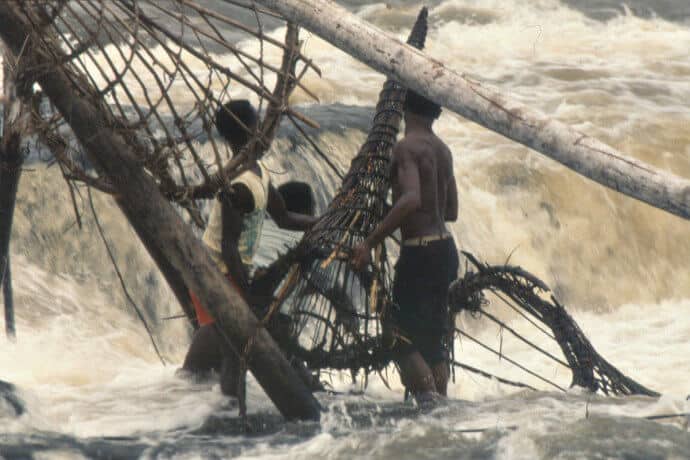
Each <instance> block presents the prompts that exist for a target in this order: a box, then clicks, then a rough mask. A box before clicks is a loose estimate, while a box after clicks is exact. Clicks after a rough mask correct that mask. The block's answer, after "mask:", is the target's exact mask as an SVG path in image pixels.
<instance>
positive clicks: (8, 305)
mask: <svg viewBox="0 0 690 460" xmlns="http://www.w3.org/2000/svg"><path fill="white" fill-rule="evenodd" d="M10 266H11V265H10V255H9V254H7V265H6V266H5V277H4V278H3V280H2V294H3V299H4V301H5V334H6V335H7V338H8V339H10V340H15V339H16V337H17V329H16V327H15V325H14V298H13V297H12V274H11V271H10Z"/></svg>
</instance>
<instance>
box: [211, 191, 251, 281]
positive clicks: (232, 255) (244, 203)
mask: <svg viewBox="0 0 690 460" xmlns="http://www.w3.org/2000/svg"><path fill="white" fill-rule="evenodd" d="M218 200H220V204H221V220H222V232H223V234H222V239H221V252H222V254H221V255H222V258H223V262H224V263H225V266H226V267H227V269H228V271H229V273H230V276H231V277H232V279H233V280H235V282H236V283H237V284H238V286H239V287H240V288H241V289H242V291H243V292H244V293H246V292H247V289H248V287H249V274H248V273H247V270H246V268H245V266H244V264H243V263H242V258H241V257H240V253H239V250H238V249H237V244H238V242H239V239H240V233H242V219H243V216H244V214H246V213H248V212H251V211H252V210H253V209H254V198H253V197H252V194H251V192H250V191H249V189H248V188H247V187H246V186H245V185H243V184H233V185H232V187H231V190H230V192H229V193H228V192H221V194H220V195H219V196H218Z"/></svg>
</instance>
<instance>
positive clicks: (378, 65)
mask: <svg viewBox="0 0 690 460" xmlns="http://www.w3.org/2000/svg"><path fill="white" fill-rule="evenodd" d="M258 3H261V4H263V5H264V6H266V7H268V8H270V9H273V10H275V11H277V12H279V13H280V14H282V15H283V16H285V18H286V19H288V20H291V21H294V22H296V23H298V24H299V25H301V26H303V27H304V28H306V29H308V30H310V31H311V32H313V33H315V34H316V35H318V36H320V37H321V38H323V39H324V40H326V41H328V42H330V43H331V44H333V45H334V46H336V47H338V48H339V49H341V50H343V51H345V52H346V53H348V54H350V55H352V56H353V57H355V58H356V59H359V60H360V61H362V62H364V63H365V64H367V65H369V66H371V67H372V68H374V69H376V70H378V71H380V72H382V73H384V74H386V75H388V76H389V77H391V78H395V79H397V80H399V81H400V82H401V83H402V84H404V85H406V86H408V87H409V88H411V89H413V90H415V91H417V92H419V93H420V94H424V95H425V96H427V97H428V98H430V99H431V100H433V101H435V102H436V103H438V104H441V105H443V106H445V107H448V108H449V109H451V110H453V111H454V112H456V113H458V114H459V115H461V116H463V117H465V118H467V119H469V120H471V121H474V122H476V123H478V124H480V125H482V126H484V127H486V128H488V129H490V130H492V131H495V132H497V133H499V134H501V135H503V136H505V137H507V138H509V139H512V140H514V141H517V142H519V143H521V144H524V145H526V146H527V147H530V148H532V149H534V150H536V151H537V152H540V153H542V154H544V155H546V156H548V157H549V158H551V159H553V160H556V161H558V162H559V163H561V164H563V165H565V166H566V167H568V168H570V169H572V170H573V171H575V172H577V173H579V174H581V175H583V176H585V177H588V178H589V179H591V180H594V181H596V182H598V183H600V184H602V185H604V186H606V187H609V188H612V189H613V190H616V191H618V192H620V193H623V194H625V195H628V196H630V197H632V198H636V199H638V200H640V201H644V202H645V203H648V204H650V205H652V206H654V207H657V208H660V209H664V210H666V211H668V212H670V213H672V214H675V215H677V216H680V217H682V218H684V219H690V180H688V179H686V178H681V177H678V176H674V175H672V174H669V173H667V172H664V171H661V170H659V169H656V168H654V167H653V166H650V165H648V164H645V163H643V162H642V161H639V160H636V159H634V158H631V157H629V156H626V155H624V154H622V153H620V152H618V151H616V150H615V149H614V148H612V147H611V146H609V145H606V144H604V143H603V142H600V141H598V140H596V139H594V138H592V137H590V136H588V135H586V134H584V133H581V132H578V131H576V130H574V129H572V128H570V127H568V126H567V125H565V124H564V123H562V122H560V121H557V120H554V119H551V118H549V117H547V116H545V115H544V114H542V113H540V112H539V111H537V110H534V109H531V108H528V107H526V106H524V105H522V104H520V103H519V102H517V101H515V100H513V99H511V98H510V97H508V96H506V95H504V94H501V93H500V92H499V91H498V90H496V89H494V88H492V87H490V86H488V85H485V84H483V83H479V82H477V81H474V80H471V79H470V78H468V77H466V76H465V75H464V74H460V73H458V72H455V71H453V70H451V69H449V68H447V67H446V66H444V65H443V64H442V63H441V62H439V61H437V60H435V59H432V58H430V57H428V56H426V55H425V54H424V53H423V52H421V51H419V50H416V49H414V48H413V47H411V46H408V45H405V44H404V43H402V42H400V41H399V40H397V39H395V38H393V37H391V36H389V35H388V34H386V33H384V32H383V31H381V30H380V29H379V28H377V27H375V26H373V25H371V24H369V23H368V22H366V21H364V20H362V19H360V18H358V17H356V16H355V15H353V14H351V13H349V12H348V11H347V10H345V9H344V8H342V7H340V6H338V5H336V4H335V3H334V2H332V1H329V0H258Z"/></svg>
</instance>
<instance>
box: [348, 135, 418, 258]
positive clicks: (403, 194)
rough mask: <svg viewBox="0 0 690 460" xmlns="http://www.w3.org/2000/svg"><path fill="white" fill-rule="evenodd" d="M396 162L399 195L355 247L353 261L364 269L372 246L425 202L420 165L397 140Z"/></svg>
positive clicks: (394, 151)
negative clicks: (380, 219) (423, 200)
mask: <svg viewBox="0 0 690 460" xmlns="http://www.w3.org/2000/svg"><path fill="white" fill-rule="evenodd" d="M393 157H394V159H395V164H396V175H397V180H398V187H399V189H400V196H399V197H398V199H397V200H396V202H395V204H394V205H393V207H392V208H391V209H390V211H388V214H386V217H384V218H383V220H382V221H381V222H380V223H379V225H377V226H376V228H375V229H374V231H373V232H372V233H371V235H369V236H368V237H367V238H366V239H365V240H364V241H363V242H362V243H361V244H359V245H358V246H356V247H355V248H354V250H353V254H352V264H353V265H354V266H355V268H357V269H359V270H361V269H363V268H364V267H365V266H366V264H368V263H369V261H370V259H371V248H373V247H374V246H377V245H378V244H380V243H381V242H382V241H383V240H384V239H385V238H386V237H387V236H389V235H390V234H392V233H393V232H394V231H395V230H396V229H397V228H399V227H400V226H401V225H402V223H403V221H404V220H405V218H406V217H407V216H408V215H410V214H411V213H413V212H414V211H416V210H417V209H419V207H420V206H421V205H422V194H421V185H420V182H419V168H418V166H417V163H416V162H415V161H414V156H413V154H412V151H411V150H410V149H409V147H407V145H406V144H404V143H398V144H396V146H395V147H394V148H393Z"/></svg>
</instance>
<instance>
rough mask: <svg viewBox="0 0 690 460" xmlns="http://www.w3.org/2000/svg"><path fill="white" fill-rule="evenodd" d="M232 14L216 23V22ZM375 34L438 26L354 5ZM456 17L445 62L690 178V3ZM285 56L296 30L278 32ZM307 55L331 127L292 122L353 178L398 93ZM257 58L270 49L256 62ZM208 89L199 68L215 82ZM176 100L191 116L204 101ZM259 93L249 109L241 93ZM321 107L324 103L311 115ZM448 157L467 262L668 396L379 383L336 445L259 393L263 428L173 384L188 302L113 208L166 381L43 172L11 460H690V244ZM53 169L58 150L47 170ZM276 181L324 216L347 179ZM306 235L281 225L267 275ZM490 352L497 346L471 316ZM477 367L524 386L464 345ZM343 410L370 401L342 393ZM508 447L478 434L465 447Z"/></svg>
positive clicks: (298, 148)
mask: <svg viewBox="0 0 690 460" xmlns="http://www.w3.org/2000/svg"><path fill="white" fill-rule="evenodd" d="M202 3H205V4H207V5H209V6H213V4H214V3H215V2H211V1H205V2H202ZM344 3H346V6H347V7H348V8H350V9H351V10H352V11H354V12H356V13H357V14H358V15H359V16H361V17H363V18H365V19H367V20H369V21H372V22H374V23H375V24H377V25H378V26H380V27H382V28H383V29H385V30H388V31H390V32H392V33H393V34H395V35H398V36H400V37H404V36H405V35H406V34H407V32H408V29H409V27H410V25H411V24H412V22H413V20H414V17H415V15H416V13H417V11H418V9H419V7H420V6H421V5H420V4H418V3H417V2H412V1H407V0H404V1H401V0H399V1H393V2H389V3H388V4H384V3H375V4H374V3H370V2H366V1H360V0H348V1H347V2H344ZM627 5H628V6H621V5H620V4H619V2H617V1H609V0H596V1H594V0H593V1H584V0H563V1H557V0H482V1H479V0H442V1H434V2H431V3H430V4H429V6H430V7H431V9H430V21H431V30H430V35H429V38H428V39H427V49H426V51H427V52H428V53H429V54H430V55H432V56H434V57H436V58H438V59H440V60H442V61H444V62H445V63H446V64H447V65H448V66H450V67H452V68H454V69H456V70H458V71H461V72H466V73H467V74H468V75H471V76H473V77H475V78H478V79H481V80H483V81H486V82H490V83H492V84H494V85H496V86H497V87H499V88H500V89H502V90H503V91H505V92H507V93H510V94H511V95H512V96H513V97H515V98H518V99H519V100H521V101H522V102H524V103H525V104H527V105H530V106H533V107H536V108H539V109H540V110H542V111H544V112H545V113H547V114H549V115H551V116H554V117H557V118H558V119H560V120H562V121H564V122H567V123H569V124H571V125H572V126H575V127H576V128H578V129H580V130H582V131H584V132H587V133H588V134H591V135H593V136H596V137H598V138H600V139H602V140H603V141H605V142H607V143H609V144H611V145H613V146H615V147H616V148H618V149H620V150H621V151H623V152H626V153H628V154H630V155H632V156H634V157H636V158H639V159H641V160H643V161H646V162H648V163H651V164H653V165H655V166H657V167H659V168H661V169H663V170H667V171H669V172H672V173H674V174H676V175H679V176H683V177H686V178H687V177H690V129H688V126H690V110H689V109H688V106H687V105H688V101H690V51H689V50H690V6H689V5H688V3H687V1H686V0H665V1H661V0H659V1H655V2H652V1H643V0H635V1H630V2H628V3H627ZM273 34H274V35H275V36H276V37H282V36H283V34H284V30H276V31H274V32H273ZM304 37H306V49H305V52H306V54H307V55H309V56H310V57H313V58H314V59H315V61H316V62H317V63H318V64H319V65H320V67H321V68H322V70H323V74H324V75H323V78H320V79H319V78H318V77H316V76H310V77H308V79H307V80H306V83H307V84H308V86H309V87H310V88H311V89H312V90H313V91H315V92H316V93H317V94H318V96H319V97H320V99H321V104H320V105H313V104H311V103H310V102H309V100H308V98H307V97H306V95H304V94H300V93H297V94H296V95H295V96H294V100H293V103H295V104H302V107H301V108H302V109H303V110H304V111H305V112H306V113H307V114H308V115H309V116H311V117H313V118H315V119H317V120H318V121H319V123H321V125H322V129H321V131H320V132H318V133H315V135H317V136H318V142H319V144H320V145H321V147H322V149H323V150H324V151H325V152H326V153H328V154H329V155H330V156H331V157H332V158H333V159H334V161H335V162H336V163H337V164H338V165H340V167H341V168H342V169H343V170H344V169H346V167H347V165H348V164H349V160H350V158H351V157H352V155H353V154H354V153H355V152H356V150H357V148H358V147H359V144H360V143H361V141H362V140H363V137H364V130H365V129H366V127H367V125H368V122H369V120H370V117H371V114H372V111H371V110H372V109H371V107H372V105H373V103H374V101H375V100H376V97H377V94H378V91H379V89H380V87H381V84H382V83H383V80H384V79H383V77H382V76H381V75H379V74H377V73H375V72H373V71H372V70H370V69H368V68H367V67H365V66H364V65H362V64H359V63H357V62H356V61H354V60H353V59H351V58H350V57H348V56H347V55H345V54H344V53H342V52H340V51H338V50H336V49H335V48H333V47H331V46H330V45H328V44H326V43H324V42H323V41H322V40H320V39H319V38H317V37H316V36H311V35H310V34H308V33H304ZM242 46H245V47H246V48H253V47H256V46H257V45H256V44H255V43H250V42H247V43H243V44H242ZM200 70H201V69H200ZM173 94H174V96H175V98H176V101H178V100H179V103H180V104H184V103H187V102H189V101H186V100H185V94H184V93H183V92H177V93H175V92H174V88H173ZM237 95H240V94H237ZM310 104H311V105H310ZM437 132H438V134H439V135H440V136H441V137H442V138H443V139H445V140H446V141H447V142H448V144H449V145H450V146H451V148H452V150H453V153H454V157H455V175H456V178H457V182H458V186H459V198H460V206H461V212H460V219H459V220H458V222H457V223H456V224H454V226H453V228H452V229H453V232H454V234H455V237H456V239H457V241H458V242H459V244H460V245H461V246H462V247H463V248H464V249H466V250H469V251H470V252H472V253H474V254H475V255H477V256H478V257H479V258H481V259H483V260H486V261H489V262H491V263H496V264H500V263H503V262H504V261H505V260H506V259H507V258H508V256H509V255H511V254H512V256H511V259H510V260H511V263H513V264H519V265H521V266H523V267H524V268H525V269H527V270H529V271H530V272H532V273H534V274H536V275H538V276H539V277H541V278H542V279H543V280H544V281H546V282H547V284H549V285H550V286H551V287H552V288H553V289H554V291H555V293H556V295H557V297H558V298H559V299H560V300H561V301H562V302H563V303H565V305H566V306H567V307H568V309H569V311H570V312H571V313H572V314H573V316H574V317H575V319H576V320H577V321H578V323H579V324H580V326H581V327H582V329H583V330H584V332H585V333H586V334H587V335H588V337H589V338H590V339H591V341H592V343H593V344H594V346H595V347H596V348H597V349H598V351H599V352H600V353H601V354H603V356H604V357H606V358H607V359H608V360H609V361H611V362H612V363H613V364H614V365H616V366H617V367H618V368H619V369H620V370H622V371H623V372H624V373H626V374H628V375H630V376H631V377H632V378H634V379H636V380H638V381H639V382H640V383H642V384H644V385H646V386H648V387H650V388H652V389H655V390H656V391H658V392H660V393H662V394H663V396H662V397H661V398H659V399H652V398H646V397H632V398H603V397H600V396H592V395H589V394H587V393H584V392H580V391H577V390H572V391H570V392H568V393H565V394H564V393H560V392H553V391H551V390H550V389H549V388H547V387H545V386H544V385H543V384H542V385H539V383H538V382H537V383H534V382H530V383H534V384H535V385H539V386H538V387H539V388H542V389H543V391H538V392H525V391H518V392H516V391H515V390H514V389H512V388H510V387H505V386H502V385H501V384H499V383H497V382H493V381H487V380H484V379H483V378H481V377H477V376H475V375H472V374H466V373H464V372H460V371H459V372H458V373H457V374H456V380H455V383H454V384H452V385H451V387H450V390H449V392H450V395H451V396H452V398H453V400H452V401H451V402H449V403H448V404H446V405H443V406H441V407H439V408H437V409H435V410H432V411H428V412H419V411H417V410H416V408H415V407H414V406H413V405H411V404H403V403H401V402H400V400H401V398H402V389H401V385H400V383H399V380H398V379H397V378H396V376H395V375H394V373H393V372H390V373H389V374H388V383H389V384H390V386H391V389H388V388H386V386H385V385H384V384H383V382H382V381H380V380H378V379H373V380H372V381H370V383H369V386H368V387H367V389H366V391H365V392H364V393H363V394H359V393H356V392H355V393H352V394H344V395H342V394H341V395H321V396H319V399H320V400H321V403H322V405H323V407H324V408H325V409H326V412H325V413H324V415H323V420H322V422H321V424H320V425H316V424H308V423H294V424H293V423H285V422H283V421H282V420H281V419H280V417H279V416H278V415H277V413H276V411H275V409H274V408H273V407H272V406H271V404H270V402H269V401H268V400H267V398H266V396H265V395H264V394H263V392H262V390H261V389H260V388H259V387H258V386H257V385H256V384H255V383H254V382H253V381H250V385H249V408H250V412H251V413H252V415H251V416H250V419H249V421H250V425H251V426H250V428H249V429H248V431H247V433H246V434H245V432H244V431H243V428H242V426H241V424H240V423H239V422H238V421H237V418H236V413H237V407H236V404H235V402H234V401H233V400H231V399H228V398H225V397H223V396H222V395H221V393H220V389H219V386H218V385H217V384H215V383H206V384H192V383H189V382H187V381H183V380H180V379H177V378H176V377H175V376H174V371H175V369H176V367H178V366H179V364H180V363H181V360H182V358H183V356H184V353H185V351H186V347H187V345H188V343H189V329H188V327H187V326H186V325H185V324H184V320H169V321H165V320H162V318H163V317H166V316H169V315H175V314H178V313H179V311H178V309H177V307H176V305H175V301H174V298H173V296H172V295H171V294H170V292H169V291H168V290H167V288H166V287H165V285H164V283H163V282H162V279H161V278H160V277H159V275H158V274H157V273H156V271H155V269H154V266H153V263H152V262H151V260H150V259H149V258H148V256H147V255H146V254H145V251H144V249H143V247H142V246H141V245H140V244H139V243H138V242H137V240H136V237H135V235H134V233H133V231H132V230H131V229H130V228H129V227H128V226H127V225H126V224H124V223H123V217H122V215H121V214H120V212H119V211H118V210H117V209H116V208H115V207H114V205H113V203H112V202H111V200H109V199H108V198H105V197H102V196H96V197H95V202H96V207H97V210H98V212H99V216H100V219H101V220H102V222H103V224H104V227H105V229H106V236H107V238H108V240H109V242H110V243H111V245H112V246H113V247H114V248H115V251H116V257H117V260H118V263H119V264H120V267H121V269H122V271H123V275H124V277H125V280H126V282H127V285H128V287H129V289H130V291H131V293H132V295H133V297H134V298H135V299H136V300H137V302H138V303H139V304H140V305H142V307H143V308H144V309H145V311H146V314H147V317H148V318H149V320H150V322H151V323H152V324H153V325H154V329H155V335H156V339H157V341H158V343H159V344H160V345H161V347H162V349H163V354H164V357H165V359H166V361H167V363H168V364H167V366H162V365H161V364H160V362H159V361H158V360H157V358H156V356H155V354H154V353H153V350H152V348H151V345H150V343H149V341H148V338H147V336H146V334H145V331H144V330H143V328H142V327H141V325H140V323H139V322H138V321H137V320H136V319H135V316H134V314H133V312H132V310H131V307H130V306H129V305H128V303H127V302H126V301H125V299H124V297H123V295H122V293H121V292H120V287H119V284H118V281H117V278H116V277H115V275H114V273H113V269H112V267H111V265H110V264H109V262H108V259H107V255H106V253H105V250H104V248H103V246H102V243H101V242H100V239H99V236H98V234H97V232H96V230H95V225H94V222H93V218H92V217H91V216H90V215H89V210H88V209H89V208H88V205H85V203H86V202H84V201H79V202H80V203H81V206H82V207H83V209H82V211H83V214H84V216H83V217H84V227H83V229H82V230H81V231H78V230H77V228H76V226H75V224H74V216H73V213H72V206H71V202H70V200H69V197H68V194H67V191H66V189H65V186H64V184H63V183H62V182H61V178H60V174H59V172H58V171H56V170H55V168H46V167H45V166H44V165H43V164H42V163H40V162H38V161H32V162H31V163H30V164H29V165H28V167H29V168H31V169H32V170H31V171H27V172H26V173H25V174H24V175H23V176H22V180H21V183H20V188H19V197H18V203H17V210H16V215H15V226H14V229H13V240H12V257H13V266H12V267H13V270H14V272H13V278H14V288H15V296H16V311H17V329H18V340H17V343H14V344H13V343H9V342H6V341H5V339H4V338H2V339H0V379H3V380H6V381H9V382H12V383H14V384H15V385H16V386H17V395H18V396H19V398H21V400H22V401H23V403H24V405H25V409H26V410H25V412H24V413H23V415H21V416H18V417H17V416H15V415H14V410H13V409H12V408H11V406H10V405H8V404H6V403H4V402H3V401H2V400H0V456H4V457H7V458H15V457H19V458H27V457H31V456H32V455H33V456H35V458H44V457H45V458H83V457H87V458H88V457H108V456H111V457H114V458H131V457H138V456H142V457H145V458H200V457H201V458H206V457H216V458H229V457H242V458H257V459H259V458H266V459H269V458H270V459H278V458H319V459H322V458H343V459H345V458H354V457H362V458H396V459H403V458H405V459H406V458H410V459H416V458H452V459H458V458H472V459H475V458H476V459H484V458H501V459H503V458H506V459H513V458H524V459H534V458H543V459H550V458H562V459H579V458H602V459H603V458H615V459H618V458H621V459H657V458H658V459H683V458H690V434H689V433H688V431H687V423H688V422H687V419H683V418H672V419H667V420H664V421H663V423H659V422H655V421H650V420H645V419H644V418H643V417H644V416H648V415H655V414H666V413H679V412H689V411H690V402H686V396H687V395H688V393H690V384H688V378H689V377H690V362H689V361H688V356H690V266H689V264H688V261H690V242H688V233H689V232H690V223H688V222H687V221H684V220H682V219H679V218H677V217H674V216H671V215H669V214H666V213H664V212H661V211H658V210H655V209H653V208H651V207H649V206H647V205H644V204H641V203H638V202H636V201H634V200H632V199H630V198H626V197H623V196H620V195H618V194H616V193H615V192H613V191H611V190H608V189H605V188H603V187H601V186H599V185H597V184H595V183H593V182H591V181H589V180H587V179H584V178H582V177H580V176H578V175H576V174H574V173H572V172H570V171H569V170H567V169H565V168H564V167H562V166H560V165H558V164H556V163H555V162H553V161H551V160H549V159H548V158H545V157H543V156H541V155H539V154H537V153H534V152H531V151H529V150H528V149H526V148H524V147H521V146H519V145H516V144H514V143H512V142H511V141H508V140H506V139H504V138H502V137H500V136H498V135H496V134H494V133H491V132H489V131H487V130H485V129H483V128H481V127H479V126H477V125H475V124H473V123H470V122H468V121H465V120H463V119H461V118H459V117H457V116H455V115H453V114H451V113H445V114H444V115H443V116H442V118H441V119H440V121H439V122H438V124H437ZM34 153H35V154H36V155H35V156H38V152H34ZM267 163H268V165H269V167H270V168H271V170H272V171H274V179H275V181H276V182H278V183H282V182H284V181H287V180H291V179H301V180H307V181H309V182H311V183H313V184H315V187H316V188H317V189H318V195H319V196H318V197H317V198H318V203H319V206H320V209H323V207H324V205H325V203H326V202H327V200H328V196H330V195H331V194H332V193H333V191H334V189H335V188H336V187H337V185H338V183H337V179H336V177H335V175H334V174H333V173H332V172H331V171H329V170H328V169H327V168H326V166H324V165H323V164H322V163H320V162H319V161H318V160H317V158H316V156H315V155H314V154H313V153H312V152H311V151H310V149H309V147H308V146H307V145H305V144H304V143H303V142H302V141H301V140H300V138H299V136H298V135H297V134H296V133H295V132H294V131H292V130H291V129H289V128H288V127H284V129H283V130H282V131H281V135H280V138H279V140H278V141H277V143H276V144H275V148H274V151H273V153H271V154H270V155H269V156H268V158H267ZM296 238H298V235H294V234H286V233H284V232H281V231H279V230H277V229H276V228H275V227H273V226H269V228H267V229H266V232H265V239H264V241H263V242H262V248H261V254H260V257H261V260H262V261H263V262H266V261H268V260H270V258H271V257H273V256H274V254H275V252H276V250H278V249H281V248H282V247H283V246H284V245H285V244H287V243H288V242H290V241H294V240H295V239H296ZM460 321H461V322H462V323H463V325H465V326H466V327H469V328H472V330H473V331H475V332H476V333H477V334H478V335H479V336H480V337H482V338H484V339H485V340H486V341H488V342H491V343H495V342H496V341H497V340H498V338H497V330H496V329H491V328H488V327H484V326H486V325H484V324H483V323H482V322H481V321H480V320H474V319H472V318H470V317H466V318H465V317H463V318H460ZM503 350H504V352H505V353H506V355H509V356H511V357H513V358H514V359H516V360H518V361H521V362H523V363H526V364H528V365H529V367H530V368H532V369H534V370H537V371H539V372H540V373H541V374H543V375H547V376H549V377H552V378H554V379H556V380H559V379H560V380H559V381H560V382H561V383H563V384H565V385H567V383H568V377H569V376H568V374H565V373H563V371H562V370H561V369H557V368H553V366H552V365H551V364H550V363H547V362H542V360H540V359H539V357H536V356H534V355H533V354H532V353H531V352H530V351H529V350H528V349H527V348H526V347H524V346H523V345H521V344H520V343H519V342H517V341H510V339H509V338H508V337H507V336H506V338H505V340H504V342H503ZM456 355H457V357H458V359H462V360H463V361H464V362H467V363H468V364H472V365H475V366H477V367H481V368H484V369H488V370H493V371H495V372H496V373H499V374H501V375H503V376H506V377H508V378H511V377H512V378H523V377H524V376H523V375H521V374H520V373H519V372H518V371H516V370H514V369H511V368H510V367H509V366H508V365H507V364H506V363H505V362H499V360H498V359H497V358H495V357H490V356H487V355H484V354H481V353H480V352H479V350H477V349H475V348H473V347H471V346H470V344H469V343H466V342H458V343H456ZM332 384H333V386H334V387H335V388H336V389H337V390H339V391H341V392H346V393H347V392H348V391H349V390H359V389H360V386H359V385H351V384H350V380H349V377H348V378H345V377H344V376H341V375H333V376H332ZM474 428H489V430H488V431H483V432H478V433H467V432H464V431H463V430H466V429H474Z"/></svg>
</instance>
